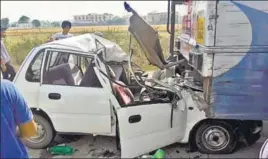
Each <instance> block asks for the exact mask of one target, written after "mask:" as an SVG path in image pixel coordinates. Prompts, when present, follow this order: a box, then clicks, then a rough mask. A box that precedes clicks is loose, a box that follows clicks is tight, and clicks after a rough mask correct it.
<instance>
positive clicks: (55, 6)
mask: <svg viewBox="0 0 268 159" xmlns="http://www.w3.org/2000/svg"><path fill="white" fill-rule="evenodd" d="M123 3H124V1H2V0H1V18H5V17H8V18H9V20H10V22H14V21H18V19H19V18H20V16H22V15H25V16H28V17H30V18H31V19H38V20H49V21H61V20H72V19H73V15H83V14H88V13H105V12H106V13H112V14H114V15H119V16H122V15H126V14H127V12H126V11H125V10H124V5H123ZM128 3H129V4H130V5H131V6H132V8H134V9H135V10H136V11H137V12H138V13H139V14H140V15H146V14H147V13H149V12H152V11H157V12H166V11H167V0H166V1H129V2H128Z"/></svg>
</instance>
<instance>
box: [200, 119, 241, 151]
mask: <svg viewBox="0 0 268 159" xmlns="http://www.w3.org/2000/svg"><path fill="white" fill-rule="evenodd" d="M195 143H196V146H197V148H198V150H199V151H200V152H201V153H205V154H228V153H232V152H233V150H234V148H235V146H236V143H237V139H236V136H235V134H234V133H233V128H232V126H231V125H229V124H227V123H225V122H219V121H209V122H205V123H203V124H202V125H200V126H199V127H198V128H197V131H196V134H195Z"/></svg>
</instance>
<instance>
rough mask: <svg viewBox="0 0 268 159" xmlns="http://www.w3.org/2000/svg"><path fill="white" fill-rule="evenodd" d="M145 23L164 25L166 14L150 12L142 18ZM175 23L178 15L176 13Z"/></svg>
mask: <svg viewBox="0 0 268 159" xmlns="http://www.w3.org/2000/svg"><path fill="white" fill-rule="evenodd" d="M144 19H145V20H146V21H147V23H149V24H151V25H158V24H166V23H167V19H168V13H167V12H151V13H148V14H147V16H146V17H145V18H144ZM175 19H176V22H175V23H178V19H179V18H178V13H176V18H175Z"/></svg>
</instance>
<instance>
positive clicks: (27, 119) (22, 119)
mask: <svg viewBox="0 0 268 159" xmlns="http://www.w3.org/2000/svg"><path fill="white" fill-rule="evenodd" d="M13 87H14V91H15V100H14V102H15V103H14V117H15V121H16V124H17V125H18V129H17V130H18V132H17V135H18V136H20V137H23V138H24V137H33V136H36V135H37V127H36V124H35V122H34V120H33V114H32V111H31V110H30V108H29V107H28V105H27V103H26V101H25V99H24V98H23V96H22V95H21V94H20V92H19V91H18V90H17V89H16V88H15V86H13Z"/></svg>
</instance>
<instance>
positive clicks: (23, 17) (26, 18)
mask: <svg viewBox="0 0 268 159" xmlns="http://www.w3.org/2000/svg"><path fill="white" fill-rule="evenodd" d="M29 22H30V18H29V17H27V16H25V15H22V16H21V17H20V19H19V20H18V23H29Z"/></svg>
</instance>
